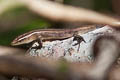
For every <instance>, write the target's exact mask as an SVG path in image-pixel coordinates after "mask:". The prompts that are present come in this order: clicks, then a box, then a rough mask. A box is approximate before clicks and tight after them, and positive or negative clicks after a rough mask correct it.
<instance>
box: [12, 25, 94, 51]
mask: <svg viewBox="0 0 120 80" xmlns="http://www.w3.org/2000/svg"><path fill="white" fill-rule="evenodd" d="M94 29H96V25H90V26H85V27H79V28H73V29H37V30H32V31H29V32H27V33H24V34H22V35H20V36H18V37H16V38H15V39H14V40H13V41H12V42H11V45H12V46H17V45H22V44H29V43H32V44H33V43H34V42H38V44H39V45H38V46H36V47H32V48H35V49H41V48H42V43H43V42H45V41H54V40H64V39H68V38H71V37H74V38H73V41H77V43H76V44H74V46H75V45H79V47H80V43H81V42H82V41H84V42H85V40H84V39H83V37H82V36H80V35H81V34H84V33H87V32H89V31H92V30H94ZM78 34H79V35H78ZM79 47H78V50H79Z"/></svg>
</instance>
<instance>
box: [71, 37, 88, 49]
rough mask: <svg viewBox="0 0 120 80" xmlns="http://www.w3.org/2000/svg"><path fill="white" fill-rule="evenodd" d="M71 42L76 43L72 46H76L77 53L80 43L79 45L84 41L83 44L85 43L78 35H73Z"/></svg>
mask: <svg viewBox="0 0 120 80" xmlns="http://www.w3.org/2000/svg"><path fill="white" fill-rule="evenodd" d="M73 41H77V43H75V44H74V45H73V46H76V45H78V49H77V51H79V48H80V43H81V42H82V41H84V42H85V43H86V41H85V40H84V39H83V37H82V36H80V35H74V38H73Z"/></svg>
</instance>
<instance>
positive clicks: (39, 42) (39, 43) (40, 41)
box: [27, 38, 42, 53]
mask: <svg viewBox="0 0 120 80" xmlns="http://www.w3.org/2000/svg"><path fill="white" fill-rule="evenodd" d="M35 42H37V43H38V45H35V46H34V47H33V44H34V43H35ZM31 46H32V47H30V48H29V49H28V51H27V53H28V52H30V50H31V49H35V52H36V50H38V49H41V48H42V39H41V38H37V39H36V40H34V41H33V42H32V45H31Z"/></svg>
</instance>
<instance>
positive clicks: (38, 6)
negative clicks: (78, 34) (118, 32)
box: [20, 0, 120, 26]
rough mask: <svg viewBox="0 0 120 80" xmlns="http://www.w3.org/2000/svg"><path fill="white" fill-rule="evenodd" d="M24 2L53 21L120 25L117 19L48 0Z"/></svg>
mask: <svg viewBox="0 0 120 80" xmlns="http://www.w3.org/2000/svg"><path fill="white" fill-rule="evenodd" d="M20 1H21V0H20ZM22 2H23V3H24V4H25V5H26V6H27V7H28V8H29V9H31V10H32V11H33V12H35V13H37V14H39V15H40V16H43V17H45V18H48V19H50V20H52V21H57V22H59V21H60V22H89V23H98V24H109V25H112V26H118V25H120V23H119V21H118V20H117V19H114V18H111V17H108V16H105V15H102V14H99V13H97V12H94V11H90V10H87V9H82V8H75V7H72V6H67V5H62V4H59V3H55V2H51V1H46V0H22ZM117 22H118V23H117Z"/></svg>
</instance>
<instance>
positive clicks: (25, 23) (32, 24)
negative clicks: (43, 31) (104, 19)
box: [0, 0, 114, 46]
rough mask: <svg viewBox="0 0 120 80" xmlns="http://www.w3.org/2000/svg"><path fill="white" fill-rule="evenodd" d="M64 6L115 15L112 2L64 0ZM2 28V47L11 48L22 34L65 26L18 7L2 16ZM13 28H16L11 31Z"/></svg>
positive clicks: (0, 34) (0, 40) (106, 0)
mask: <svg viewBox="0 0 120 80" xmlns="http://www.w3.org/2000/svg"><path fill="white" fill-rule="evenodd" d="M1 1H3V0H0V4H1ZM4 1H8V0H4ZM62 4H68V5H72V6H77V7H84V8H88V9H92V10H95V11H99V12H109V13H114V10H113V6H112V1H111V0H64V1H63V3H62ZM0 6H1V5H0ZM46 6H47V5H46ZM61 24H62V25H61ZM0 26H1V27H2V28H1V32H0V45H7V46H9V45H10V42H11V41H12V40H13V39H14V38H15V37H16V36H18V35H20V34H23V33H25V32H28V31H30V30H34V29H40V28H58V27H59V28H63V26H64V24H63V23H55V22H51V21H49V20H46V19H43V18H42V17H40V16H38V15H37V14H35V13H33V12H31V11H30V10H28V9H27V8H25V7H24V6H16V7H14V8H10V9H8V10H7V11H5V12H4V13H3V14H1V15H0ZM12 26H14V28H13V29H9V27H12ZM6 27H7V28H8V29H6ZM2 30H3V31H2Z"/></svg>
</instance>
